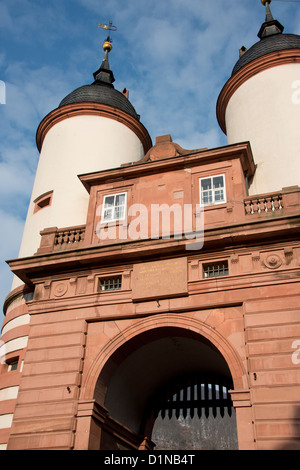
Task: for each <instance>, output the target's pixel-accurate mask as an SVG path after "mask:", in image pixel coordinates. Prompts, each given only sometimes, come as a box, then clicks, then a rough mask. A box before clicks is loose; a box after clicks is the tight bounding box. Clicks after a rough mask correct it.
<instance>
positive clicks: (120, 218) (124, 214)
mask: <svg viewBox="0 0 300 470" xmlns="http://www.w3.org/2000/svg"><path fill="white" fill-rule="evenodd" d="M123 195H124V196H125V200H124V206H123V205H122V206H120V207H124V213H123V217H113V216H112V217H111V218H110V219H107V218H105V217H104V214H105V210H106V209H107V208H105V200H106V199H107V198H109V197H114V205H113V206H112V207H113V215H115V213H114V212H115V207H116V205H115V199H116V197H117V196H123ZM126 208H127V193H126V192H122V193H115V194H106V195H105V196H104V198H103V206H102V215H101V223H103V224H104V223H110V222H117V221H119V220H124V219H125V217H126Z"/></svg>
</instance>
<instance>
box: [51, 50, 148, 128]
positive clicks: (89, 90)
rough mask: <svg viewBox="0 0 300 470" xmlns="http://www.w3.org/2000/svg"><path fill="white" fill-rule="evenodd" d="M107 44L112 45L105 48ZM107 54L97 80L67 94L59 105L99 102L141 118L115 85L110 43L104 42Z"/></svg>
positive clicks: (97, 74)
mask: <svg viewBox="0 0 300 470" xmlns="http://www.w3.org/2000/svg"><path fill="white" fill-rule="evenodd" d="M105 44H106V45H107V44H108V45H109V46H110V47H107V48H106V49H105V48H104V46H105ZM104 46H103V48H104V50H105V56H104V59H103V62H102V64H101V67H100V68H99V70H97V72H95V73H94V79H95V81H94V82H93V83H91V84H90V85H83V86H81V87H79V88H76V90H74V91H72V92H71V93H70V94H69V95H67V96H66V97H65V98H64V99H63V100H62V101H61V102H60V104H59V107H62V106H66V105H68V104H73V103H84V102H91V103H99V104H104V105H108V106H112V107H113V108H117V109H120V110H122V111H124V112H125V113H127V114H129V115H130V116H132V117H134V118H135V119H138V120H139V115H138V114H137V113H136V111H135V109H134V107H133V106H132V104H131V103H130V101H129V100H128V98H127V97H126V96H125V95H124V94H123V93H121V92H119V91H118V90H116V89H115V88H114V86H113V82H114V81H115V78H114V75H113V72H112V71H111V70H110V67H109V63H108V52H109V50H111V45H110V43H108V42H106V43H104Z"/></svg>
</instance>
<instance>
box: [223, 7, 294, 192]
mask: <svg viewBox="0 0 300 470" xmlns="http://www.w3.org/2000/svg"><path fill="white" fill-rule="evenodd" d="M261 1H262V3H263V5H265V8H266V19H265V22H264V23H263V24H262V26H261V28H260V31H259V33H258V37H259V38H260V41H258V42H257V43H255V44H254V45H253V46H252V47H251V48H250V49H248V50H247V49H246V48H245V47H242V48H241V49H240V58H239V60H238V61H237V63H236V64H235V66H234V68H233V71H232V75H231V77H230V79H229V80H228V81H227V83H226V84H225V85H224V87H223V89H222V91H221V93H220V95H219V98H218V103H217V117H218V121H219V124H220V126H221V128H222V130H223V131H224V133H225V134H226V136H227V142H228V144H229V145H231V144H236V143H239V142H246V141H249V142H250V145H251V149H252V152H253V157H254V161H255V164H256V171H255V174H254V177H253V179H252V180H251V181H249V182H248V183H249V195H254V194H256V195H260V194H266V193H270V192H277V191H280V190H281V189H282V188H287V187H290V186H297V185H300V133H299V126H300V36H298V35H295V34H283V30H284V27H283V26H282V25H281V24H280V23H279V22H278V21H277V20H274V18H273V16H272V13H271V10H270V3H271V0H269V1H268V0H261Z"/></svg>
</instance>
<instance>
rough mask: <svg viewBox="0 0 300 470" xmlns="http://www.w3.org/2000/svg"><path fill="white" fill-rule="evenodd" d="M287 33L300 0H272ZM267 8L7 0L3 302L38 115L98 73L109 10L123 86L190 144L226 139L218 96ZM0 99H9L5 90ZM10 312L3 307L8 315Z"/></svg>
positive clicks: (1, 36) (0, 0) (0, 127)
mask: <svg viewBox="0 0 300 470" xmlns="http://www.w3.org/2000/svg"><path fill="white" fill-rule="evenodd" d="M271 9H272V13H273V16H274V17H275V18H276V19H278V20H279V21H280V22H281V23H282V24H283V25H284V26H285V31H284V32H285V33H294V34H300V2H297V1H295V2H293V1H291V2H285V1H281V2H280V1H275V0H274V1H273V2H272V4H271ZM264 17H265V13H264V8H263V6H262V5H261V2H260V0H244V1H243V2H238V1H237V0H226V1H224V0H163V1H161V0H109V1H103V0H47V1H46V0H0V80H1V81H2V82H4V84H5V91H6V103H5V104H0V221H1V228H2V230H1V231H0V303H1V305H2V304H3V301H4V299H5V297H6V295H7V294H8V293H9V291H10V288H11V282H12V275H11V273H10V270H9V267H8V266H7V265H6V263H5V260H7V259H12V258H16V257H17V256H18V251H19V246H20V242H21V237H22V231H23V226H24V222H25V217H26V212H27V207H28V203H29V199H30V195H31V189H32V186H33V181H34V175H35V170H36V166H37V162H38V157H39V155H38V151H37V148H36V144H35V133H36V129H37V127H38V125H39V123H40V121H41V120H42V119H43V118H44V116H45V115H46V114H48V113H49V112H50V111H51V110H53V109H55V108H56V107H57V106H58V104H59V102H60V101H61V100H62V98H64V96H66V95H67V94H68V93H69V92H71V91H72V90H74V89H75V88H77V87H79V86H81V85H84V84H89V83H91V82H92V81H93V76H92V74H93V72H94V71H96V70H97V69H98V67H99V65H100V63H101V61H102V58H103V51H102V43H103V41H104V39H105V37H106V34H107V33H106V32H105V31H104V30H101V29H99V28H98V27H97V24H98V23H108V22H109V21H110V20H112V21H113V24H114V25H116V26H117V28H118V30H117V31H116V32H115V33H113V34H112V38H113V50H112V52H111V54H110V66H111V69H112V70H113V72H114V75H115V78H116V82H115V83H114V85H115V88H116V89H118V90H122V89H123V88H124V87H126V88H127V89H129V91H130V96H129V98H130V101H131V102H132V104H133V105H134V107H135V108H136V111H137V112H138V113H139V114H140V115H141V121H142V123H143V124H144V125H145V126H146V128H147V129H148V131H149V133H150V135H151V137H152V140H153V142H155V138H156V136H158V135H163V134H171V135H172V138H173V141H175V142H177V143H178V144H179V145H181V146H182V147H184V148H187V149H195V148H201V147H208V148H213V147H218V146H220V145H225V144H226V137H225V136H224V135H223V133H222V132H221V130H220V129H219V127H218V123H217V120H216V111H215V109H216V101H217V97H218V95H219V93H220V91H221V89H222V87H223V85H224V83H225V82H226V81H227V79H228V78H229V77H230V74H231V71H232V68H233V66H234V64H235V62H236V61H237V60H238V51H239V48H240V47H241V46H243V45H244V46H246V47H251V45H253V44H254V43H255V42H257V41H258V38H257V33H258V31H259V28H260V26H261V24H262V22H263V21H264ZM0 101H1V99H0ZM2 319H3V316H2V314H1V313H0V324H1V322H2Z"/></svg>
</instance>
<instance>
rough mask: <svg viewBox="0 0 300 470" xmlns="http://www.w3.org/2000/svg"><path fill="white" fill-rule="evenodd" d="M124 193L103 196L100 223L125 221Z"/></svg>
mask: <svg viewBox="0 0 300 470" xmlns="http://www.w3.org/2000/svg"><path fill="white" fill-rule="evenodd" d="M125 209H126V193H120V194H111V195H109V196H104V201H103V210H102V222H114V221H116V220H124V219H125Z"/></svg>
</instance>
